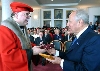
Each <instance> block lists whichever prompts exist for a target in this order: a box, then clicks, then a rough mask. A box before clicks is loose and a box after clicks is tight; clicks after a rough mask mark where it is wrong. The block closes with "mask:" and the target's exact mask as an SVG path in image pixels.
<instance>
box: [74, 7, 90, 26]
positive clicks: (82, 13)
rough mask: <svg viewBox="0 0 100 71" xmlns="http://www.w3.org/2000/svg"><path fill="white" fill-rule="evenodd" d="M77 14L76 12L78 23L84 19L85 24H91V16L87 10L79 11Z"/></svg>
mask: <svg viewBox="0 0 100 71" xmlns="http://www.w3.org/2000/svg"><path fill="white" fill-rule="evenodd" d="M75 12H76V21H79V20H81V19H82V20H83V22H84V23H85V24H89V15H88V13H87V12H86V11H85V10H83V9H78V10H76V11H75Z"/></svg>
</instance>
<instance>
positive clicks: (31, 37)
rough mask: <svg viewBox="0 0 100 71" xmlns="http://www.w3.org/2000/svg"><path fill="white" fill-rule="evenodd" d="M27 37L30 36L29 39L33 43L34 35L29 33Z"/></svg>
mask: <svg viewBox="0 0 100 71" xmlns="http://www.w3.org/2000/svg"><path fill="white" fill-rule="evenodd" d="M29 38H30V41H31V42H32V43H35V41H34V37H33V36H31V35H30V36H29Z"/></svg>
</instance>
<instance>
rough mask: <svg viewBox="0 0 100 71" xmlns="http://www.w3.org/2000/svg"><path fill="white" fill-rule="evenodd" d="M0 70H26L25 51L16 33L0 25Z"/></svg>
mask: <svg viewBox="0 0 100 71" xmlns="http://www.w3.org/2000/svg"><path fill="white" fill-rule="evenodd" d="M0 71H28V60H27V54H26V51H25V50H23V49H22V46H21V43H20V40H19V38H18V37H17V36H16V34H15V33H14V32H13V31H12V30H10V29H8V28H6V27H4V26H0Z"/></svg>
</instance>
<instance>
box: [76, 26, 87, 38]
mask: <svg viewBox="0 0 100 71" xmlns="http://www.w3.org/2000/svg"><path fill="white" fill-rule="evenodd" d="M87 28H88V26H87V27H85V28H84V29H83V30H81V31H80V32H79V33H78V34H77V35H76V37H77V39H78V38H79V36H80V35H81V34H82V33H83V32H84V31H85V30H86V29H87Z"/></svg>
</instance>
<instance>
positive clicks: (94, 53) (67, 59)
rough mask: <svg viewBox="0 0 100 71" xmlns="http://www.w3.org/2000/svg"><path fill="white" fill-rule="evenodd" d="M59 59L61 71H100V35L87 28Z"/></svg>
mask: <svg viewBox="0 0 100 71" xmlns="http://www.w3.org/2000/svg"><path fill="white" fill-rule="evenodd" d="M60 57H61V58H63V59H64V63H63V71H100V35H99V34H97V33H95V32H94V31H93V30H92V29H91V28H90V27H88V29H86V30H85V31H84V32H83V33H82V34H81V36H80V37H79V38H78V40H77V41H76V42H75V43H74V44H73V45H72V46H71V48H69V50H68V51H67V52H66V53H62V52H60Z"/></svg>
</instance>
